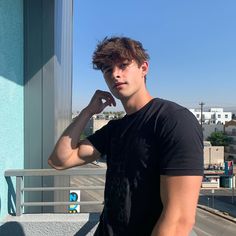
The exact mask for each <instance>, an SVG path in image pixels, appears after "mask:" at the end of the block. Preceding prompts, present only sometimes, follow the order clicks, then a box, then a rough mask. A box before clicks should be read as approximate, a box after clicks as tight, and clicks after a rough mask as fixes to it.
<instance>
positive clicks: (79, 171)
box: [4, 168, 106, 216]
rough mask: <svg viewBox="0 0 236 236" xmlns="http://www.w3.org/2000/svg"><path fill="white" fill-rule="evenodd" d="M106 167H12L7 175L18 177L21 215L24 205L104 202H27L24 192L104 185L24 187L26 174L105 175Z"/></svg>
mask: <svg viewBox="0 0 236 236" xmlns="http://www.w3.org/2000/svg"><path fill="white" fill-rule="evenodd" d="M105 173H106V168H76V169H68V170H60V171H59V170H54V169H12V170H6V171H5V174H4V175H5V177H16V202H15V205H16V215H17V216H20V215H21V214H22V212H23V208H24V206H69V205H94V204H95V205H97V204H103V202H101V201H76V202H75V201H69V202H68V201H64V202H25V201H24V197H23V194H24V192H30V191H31V192H35V191H39V192H42V191H56V190H63V191H64V190H103V189H104V185H103V186H79V187H24V177H26V176H31V177H32V176H39V177H43V176H77V175H79V176H86V175H87V176H88V175H89V176H91V175H104V174H105Z"/></svg>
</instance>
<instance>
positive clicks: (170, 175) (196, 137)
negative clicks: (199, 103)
mask: <svg viewBox="0 0 236 236" xmlns="http://www.w3.org/2000/svg"><path fill="white" fill-rule="evenodd" d="M148 59H149V56H148V54H147V52H146V51H145V50H144V49H143V46H142V44H141V43H140V42H137V41H135V40H132V39H130V38H126V37H112V38H105V39H104V40H103V41H102V42H100V43H99V44H98V46H97V48H96V50H95V52H94V54H93V65H94V68H95V69H98V70H101V71H102V73H103V76H104V79H105V81H106V83H107V85H108V88H109V90H110V92H111V93H110V92H106V91H99V90H98V91H96V92H95V94H94V96H93V97H92V99H91V101H90V103H89V105H88V106H87V107H85V108H84V109H83V110H82V112H81V113H80V114H79V116H78V117H77V118H76V119H75V120H74V122H73V123H72V124H71V125H69V127H68V128H67V129H66V130H65V131H64V133H63V134H62V136H61V138H60V139H59V140H58V142H57V144H56V146H55V149H54V150H53V153H52V154H51V156H50V158H49V165H51V166H52V167H54V168H56V169H59V170H60V169H66V168H70V167H73V166H79V165H84V164H86V163H89V162H92V161H94V160H96V159H98V158H99V157H100V155H103V154H106V156H107V174H106V186H105V199H104V209H103V212H102V215H101V217H100V223H99V226H98V228H97V231H96V233H95V235H99V236H100V235H109V236H111V235H116V236H139V235H140V236H149V235H151V236H187V235H189V232H190V231H191V229H192V227H193V225H194V222H195V213H196V206H197V201H198V195H199V190H200V186H201V180H202V175H203V145H202V131H201V127H200V125H199V124H198V122H197V120H196V119H195V117H194V116H193V115H192V113H191V112H190V111H188V110H187V109H186V108H184V107H181V106H180V105H177V104H176V103H173V102H170V101H166V100H163V99H160V98H153V97H152V96H151V95H150V94H149V92H148V90H147V88H146V75H147V73H148ZM111 94H112V95H113V96H115V97H116V98H117V99H119V100H120V101H121V102H122V104H123V106H124V109H125V111H126V116H125V117H124V118H122V119H119V120H112V121H110V122H109V123H108V124H107V125H106V126H104V127H103V128H101V129H100V130H99V131H97V132H95V134H93V135H91V136H89V137H87V139H85V140H83V141H80V135H81V133H82V131H83V129H84V127H85V125H86V124H87V122H88V121H89V119H90V118H91V117H92V115H94V114H97V113H100V112H101V111H103V109H104V108H105V107H107V106H115V105H116V102H115V99H114V98H113V96H112V95H111Z"/></svg>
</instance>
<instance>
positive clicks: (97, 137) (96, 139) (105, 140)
mask: <svg viewBox="0 0 236 236" xmlns="http://www.w3.org/2000/svg"><path fill="white" fill-rule="evenodd" d="M110 128H111V121H110V122H108V124H106V125H105V126H103V127H102V128H101V129H99V130H97V131H96V132H95V133H94V134H92V135H90V136H88V137H87V139H88V140H89V141H90V142H91V144H92V145H93V146H94V147H95V148H96V149H97V150H98V151H99V152H100V153H101V155H104V154H107V150H108V144H109V140H110V138H109V137H110Z"/></svg>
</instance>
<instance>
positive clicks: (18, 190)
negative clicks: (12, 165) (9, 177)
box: [16, 176, 23, 216]
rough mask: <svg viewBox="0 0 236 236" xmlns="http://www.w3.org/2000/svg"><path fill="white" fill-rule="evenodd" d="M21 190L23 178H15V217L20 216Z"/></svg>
mask: <svg viewBox="0 0 236 236" xmlns="http://www.w3.org/2000/svg"><path fill="white" fill-rule="evenodd" d="M22 188H23V176H16V215H17V216H20V215H21V214H22V200H23V194H22Z"/></svg>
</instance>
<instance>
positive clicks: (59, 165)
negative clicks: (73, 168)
mask: <svg viewBox="0 0 236 236" xmlns="http://www.w3.org/2000/svg"><path fill="white" fill-rule="evenodd" d="M48 165H49V166H51V167H52V168H54V169H56V170H65V169H67V168H66V166H65V165H63V164H62V163H55V162H54V161H53V158H52V156H50V157H49V158H48Z"/></svg>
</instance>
